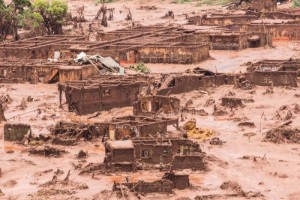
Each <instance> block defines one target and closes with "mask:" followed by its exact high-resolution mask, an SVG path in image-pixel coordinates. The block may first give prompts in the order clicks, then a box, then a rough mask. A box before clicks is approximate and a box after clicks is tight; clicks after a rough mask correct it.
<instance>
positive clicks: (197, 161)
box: [171, 155, 206, 170]
mask: <svg viewBox="0 0 300 200" xmlns="http://www.w3.org/2000/svg"><path fill="white" fill-rule="evenodd" d="M171 169H172V170H183V169H194V170H205V169H206V167H205V162H204V160H203V155H184V156H181V155H176V156H174V160H173V162H172V166H171Z"/></svg>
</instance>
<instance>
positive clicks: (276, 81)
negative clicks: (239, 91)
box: [245, 71, 298, 87]
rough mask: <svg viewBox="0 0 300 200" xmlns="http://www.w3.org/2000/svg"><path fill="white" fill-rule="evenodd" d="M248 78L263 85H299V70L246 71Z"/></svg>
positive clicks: (256, 83)
mask: <svg viewBox="0 0 300 200" xmlns="http://www.w3.org/2000/svg"><path fill="white" fill-rule="evenodd" d="M245 75H246V79H247V80H249V81H251V82H253V83H254V84H255V85H261V86H271V85H273V86H291V87H297V86H298V85H297V72H280V71H277V72H260V71H256V72H254V73H246V74H245Z"/></svg>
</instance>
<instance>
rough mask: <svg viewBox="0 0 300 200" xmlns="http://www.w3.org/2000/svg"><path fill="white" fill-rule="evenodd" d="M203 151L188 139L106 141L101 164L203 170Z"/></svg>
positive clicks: (120, 168)
mask: <svg viewBox="0 0 300 200" xmlns="http://www.w3.org/2000/svg"><path fill="white" fill-rule="evenodd" d="M203 158H204V153H203V152H202V151H201V149H200V147H199V144H198V143H195V142H192V141H191V140H188V139H179V138H178V139H174V138H165V139H137V140H132V141H131V140H119V141H108V142H107V143H106V145H105V159H104V164H105V166H106V169H107V170H110V171H135V170H136V169H148V168H153V167H155V166H158V168H161V169H171V170H182V169H193V170H205V169H206V165H205V162H204V159H203Z"/></svg>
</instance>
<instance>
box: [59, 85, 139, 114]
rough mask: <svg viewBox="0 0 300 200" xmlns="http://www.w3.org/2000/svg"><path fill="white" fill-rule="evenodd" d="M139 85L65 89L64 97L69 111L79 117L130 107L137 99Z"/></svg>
mask: <svg viewBox="0 0 300 200" xmlns="http://www.w3.org/2000/svg"><path fill="white" fill-rule="evenodd" d="M139 90H140V83H132V84H116V85H108V86H105V85H104V86H101V85H99V87H86V88H73V87H68V86H67V87H66V91H65V96H66V100H67V103H68V106H69V111H75V112H76V113H77V114H79V115H84V114H90V113H94V112H97V111H102V110H109V109H111V108H117V107H124V106H131V105H133V103H134V102H135V101H136V100H137V99H138V98H137V96H138V94H139Z"/></svg>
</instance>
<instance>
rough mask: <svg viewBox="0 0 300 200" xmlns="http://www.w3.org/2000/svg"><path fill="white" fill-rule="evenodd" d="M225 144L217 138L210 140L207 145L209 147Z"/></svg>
mask: <svg viewBox="0 0 300 200" xmlns="http://www.w3.org/2000/svg"><path fill="white" fill-rule="evenodd" d="M224 143H225V142H224V141H222V140H221V139H220V138H218V137H214V138H212V139H210V141H209V144H210V145H223V144H224Z"/></svg>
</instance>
